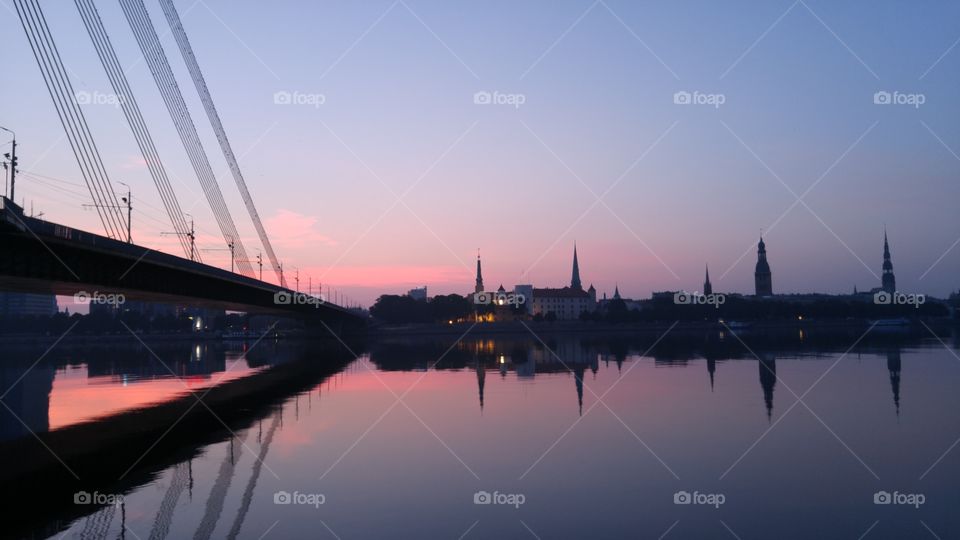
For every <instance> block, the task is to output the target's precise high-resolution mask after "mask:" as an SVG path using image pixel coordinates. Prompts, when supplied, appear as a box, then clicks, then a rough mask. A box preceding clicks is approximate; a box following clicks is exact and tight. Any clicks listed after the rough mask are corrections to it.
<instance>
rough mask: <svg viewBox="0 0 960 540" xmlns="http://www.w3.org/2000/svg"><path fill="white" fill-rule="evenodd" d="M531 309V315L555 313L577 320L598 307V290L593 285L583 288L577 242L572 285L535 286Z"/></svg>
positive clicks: (563, 317) (559, 317)
mask: <svg viewBox="0 0 960 540" xmlns="http://www.w3.org/2000/svg"><path fill="white" fill-rule="evenodd" d="M529 309H530V314H531V315H537V314H540V315H547V314H549V313H553V314H554V316H556V318H557V319H560V320H576V319H578V318H580V314H581V313H584V312H588V313H589V312H593V311H594V310H596V309H597V290H596V289H595V288H594V287H593V285H591V286H590V288H589V289H588V290H586V291H585V290H583V285H582V282H581V281H580V261H579V259H578V257H577V246H576V244H574V246H573V271H572V273H571V277H570V286H568V287H563V288H561V289H547V288H543V289H541V288H534V289H533V298H531V299H530V303H529Z"/></svg>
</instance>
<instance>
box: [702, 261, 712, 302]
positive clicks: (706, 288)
mask: <svg viewBox="0 0 960 540" xmlns="http://www.w3.org/2000/svg"><path fill="white" fill-rule="evenodd" d="M706 269H707V273H706V276H705V277H704V278H703V294H705V295H706V294H713V285H712V284H711V283H710V266H709V265H707V266H706Z"/></svg>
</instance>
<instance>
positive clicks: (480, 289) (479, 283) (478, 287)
mask: <svg viewBox="0 0 960 540" xmlns="http://www.w3.org/2000/svg"><path fill="white" fill-rule="evenodd" d="M473 292H475V293H482V292H483V274H481V273H480V248H477V284H476V286H475V287H474V289H473Z"/></svg>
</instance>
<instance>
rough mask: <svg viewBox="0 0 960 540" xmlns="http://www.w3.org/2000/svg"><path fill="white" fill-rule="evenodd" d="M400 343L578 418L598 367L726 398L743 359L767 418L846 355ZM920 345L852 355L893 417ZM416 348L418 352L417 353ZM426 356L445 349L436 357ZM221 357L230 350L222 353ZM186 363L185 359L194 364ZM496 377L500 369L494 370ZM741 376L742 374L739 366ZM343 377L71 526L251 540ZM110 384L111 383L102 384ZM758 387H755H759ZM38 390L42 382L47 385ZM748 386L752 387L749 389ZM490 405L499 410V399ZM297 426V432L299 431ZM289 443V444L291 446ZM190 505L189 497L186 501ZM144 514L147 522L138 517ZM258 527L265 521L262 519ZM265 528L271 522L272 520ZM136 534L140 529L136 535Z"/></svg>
mask: <svg viewBox="0 0 960 540" xmlns="http://www.w3.org/2000/svg"><path fill="white" fill-rule="evenodd" d="M394 345H395V344H392V343H381V344H378V343H374V344H372V346H371V348H370V350H369V356H366V357H365V358H366V359H368V360H369V362H370V364H372V365H375V366H376V367H377V368H378V369H379V370H380V371H382V372H390V371H399V372H416V371H422V370H424V369H435V370H437V371H440V372H448V374H449V375H450V376H453V377H457V378H459V377H461V376H465V377H470V378H472V379H474V380H475V382H476V387H475V388H476V391H477V393H476V395H463V396H462V398H463V400H468V399H469V400H471V401H472V400H476V401H475V402H474V407H478V408H479V410H480V411H481V412H482V411H483V408H484V407H485V406H488V405H490V400H491V399H494V400H495V399H497V397H501V396H500V395H499V394H497V393H494V394H492V395H489V394H488V393H487V392H486V390H489V388H490V384H489V383H490V382H491V381H490V380H488V375H490V376H492V377H494V379H493V381H494V382H495V383H496V381H498V380H515V381H517V382H525V383H527V384H533V383H534V382H535V381H538V380H540V379H541V378H545V379H547V380H548V381H557V380H561V379H560V378H562V377H566V376H569V377H570V378H571V379H572V381H571V382H573V384H571V385H570V386H569V387H566V388H569V397H570V401H569V403H570V404H571V406H572V405H573V400H574V399H576V406H577V409H578V413H574V412H573V411H572V407H571V409H565V408H564V409H561V410H560V411H559V412H560V414H561V416H563V415H574V414H580V415H582V414H583V412H584V400H585V399H586V401H587V405H588V406H589V405H590V404H591V402H592V400H591V398H590V394H591V392H589V391H588V392H587V397H586V398H585V396H584V386H585V384H589V381H590V380H591V378H596V377H597V375H598V373H599V372H600V371H601V370H611V371H613V372H615V373H616V374H622V373H624V372H625V371H626V370H628V369H630V368H631V366H632V365H634V363H640V365H646V366H647V367H654V368H661V369H665V370H675V369H677V368H681V369H684V370H694V371H693V372H691V375H696V374H698V373H699V374H703V371H701V370H705V371H706V372H707V373H706V374H705V376H704V377H703V379H702V384H703V387H702V388H703V392H705V393H708V395H709V393H717V392H721V393H728V392H729V389H730V388H731V387H729V386H725V385H724V384H723V381H724V373H727V372H728V369H729V367H733V364H734V363H736V364H738V365H739V364H742V363H744V362H746V363H747V364H748V365H749V363H750V362H756V364H757V367H756V369H757V371H756V372H754V373H756V374H757V375H755V376H757V377H758V378H757V379H754V381H756V382H759V385H760V388H759V389H757V393H756V394H755V396H756V397H755V399H756V400H757V402H758V410H762V411H763V413H764V416H765V417H766V418H767V421H769V419H770V418H771V417H772V416H773V415H774V412H775V411H776V409H775V406H776V399H775V397H776V394H777V392H776V391H777V388H778V379H777V368H778V366H777V364H778V363H781V364H782V363H784V362H788V363H790V362H804V361H805V360H807V359H820V360H823V359H827V360H832V359H835V358H837V357H838V356H839V355H840V354H841V353H842V352H843V349H836V348H834V350H833V352H826V351H811V350H807V351H797V350H777V351H767V350H763V349H760V348H758V349H757V353H758V356H760V360H758V359H757V358H755V357H753V356H752V355H751V354H750V353H745V354H740V355H734V354H731V352H730V351H728V350H727V349H726V348H725V347H720V348H717V349H712V348H710V347H709V346H708V347H706V349H705V348H703V347H700V346H698V347H680V348H676V347H673V346H672V345H668V346H667V347H666V348H665V349H662V350H654V351H651V352H650V353H649V354H648V355H647V356H643V355H641V353H642V352H643V350H642V349H641V347H644V346H645V344H644V343H642V341H638V342H634V343H630V342H627V343H619V344H611V343H603V342H598V341H593V340H590V339H582V338H557V339H555V340H546V341H545V342H544V343H539V342H538V341H537V340H533V339H530V340H525V339H497V340H486V339H483V340H473V341H471V340H464V341H463V342H461V343H460V344H458V345H457V346H456V347H454V348H453V349H450V350H449V352H448V353H447V354H446V355H443V352H444V351H445V350H446V349H449V347H450V344H449V343H448V342H444V341H442V340H441V341H438V342H432V343H431V342H416V343H407V344H404V345H402V346H399V347H397V346H394ZM921 345H923V346H924V347H925V346H926V345H930V346H931V347H934V346H939V344H934V343H927V344H924V343H921V342H910V343H904V344H898V345H896V346H890V345H889V344H887V343H866V344H864V346H863V347H861V348H858V349H856V350H855V351H854V353H852V354H851V355H850V357H851V359H856V357H857V356H859V357H860V358H868V359H876V360H879V361H880V363H877V364H876V365H877V367H881V366H885V367H886V371H887V374H888V375H889V384H890V387H888V390H887V391H888V392H889V393H888V394H887V395H890V396H892V398H891V402H892V405H893V407H891V408H890V413H891V414H897V415H898V414H899V412H900V411H899V409H900V377H901V369H902V363H903V361H902V359H901V357H902V356H907V357H908V358H909V355H906V354H905V353H906V352H909V351H911V350H914V349H916V348H918V347H920V346H921ZM831 347H832V346H831ZM741 348H742V347H741ZM412 351H417V352H416V353H413V352H412ZM426 351H439V352H438V353H436V354H433V353H432V352H426ZM551 351H552V352H551ZM177 354H181V355H184V354H186V358H190V355H189V351H188V350H187V349H184V350H180V351H179V352H178V353H177ZM223 354H226V351H224V353H223ZM558 357H559V358H558ZM436 358H441V360H440V361H439V362H437V363H436V365H433V363H434V362H436ZM431 359H432V360H431ZM184 361H188V362H189V361H191V360H184ZM362 363H363V362H362V361H361V362H359V363H357V362H355V363H354V364H352V365H351V367H349V368H347V371H350V372H354V374H357V375H359V374H363V373H366V369H367V368H365V367H362ZM208 365H210V366H217V365H220V366H223V365H224V364H223V363H220V361H219V360H216V361H212V362H210V363H209V364H208ZM725 366H726V367H725ZM39 367H41V366H38V368H39ZM45 369H46V370H47V371H46V372H44V373H42V376H41V377H40V378H39V379H37V380H40V381H43V380H46V379H44V377H48V378H50V379H51V380H52V377H53V376H55V372H56V370H57V368H54V367H47V368H45ZM41 371H42V370H41ZM491 371H492V372H495V373H489V374H488V372H491ZM737 371H742V369H741V370H737ZM751 371H752V367H751ZM51 372H54V373H53V375H51ZM124 372H126V373H141V374H142V373H149V372H150V370H149V369H146V368H145V367H144V366H142V365H141V366H131V367H130V369H127V370H125V369H123V368H121V367H115V368H113V370H112V371H110V370H105V369H104V367H103V366H100V367H99V368H98V369H97V370H96V373H110V374H111V375H120V374H123V373H124ZM497 375H499V377H497ZM701 376H703V375H701ZM28 377H29V375H28ZM28 377H25V378H24V380H27V378H28ZM337 377H340V376H339V375H338V376H336V377H334V378H333V379H328V381H327V382H325V383H322V384H321V385H320V386H314V387H313V388H312V389H311V390H310V391H309V392H308V393H303V394H297V395H295V396H291V397H290V398H289V400H288V401H287V403H286V405H284V406H283V407H279V408H275V409H273V410H272V411H270V412H269V413H267V414H266V415H264V416H262V417H260V418H258V419H256V420H255V421H254V422H253V423H252V424H250V425H249V426H247V427H245V428H243V429H238V430H237V435H238V437H237V438H236V439H229V440H227V441H222V442H218V443H213V444H209V443H208V445H207V446H205V447H203V448H202V450H199V452H198V453H194V454H193V456H192V457H190V458H188V459H184V460H179V461H177V462H175V463H172V464H170V465H169V466H167V467H166V468H165V469H164V470H163V471H162V472H161V473H159V476H157V478H156V480H155V482H156V485H157V486H158V489H154V490H152V492H151V493H154V494H155V495H150V494H149V493H146V492H144V493H141V494H139V495H137V496H138V497H141V498H135V499H131V502H128V503H126V504H127V506H119V507H112V506H111V507H103V508H100V509H97V510H96V511H95V512H93V513H92V514H90V515H88V516H85V517H81V518H80V519H79V520H78V521H75V522H74V523H73V524H72V525H71V526H70V529H71V530H72V531H74V532H76V533H78V534H80V535H81V536H82V537H105V535H111V536H112V535H115V534H121V533H122V532H123V531H124V528H125V527H126V526H127V520H129V519H136V520H137V523H138V526H139V527H140V528H141V529H142V528H143V527H144V526H145V524H144V520H146V521H147V522H148V526H147V527H146V528H147V529H148V530H149V537H150V538H167V537H181V536H183V535H184V534H186V535H187V536H190V535H192V536H194V537H195V538H211V537H214V536H216V537H223V536H224V535H226V537H227V538H237V537H239V536H249V535H250V534H252V532H251V530H250V529H249V525H245V523H247V520H248V517H252V519H254V520H257V519H259V518H258V517H255V516H256V514H255V513H253V512H252V511H251V505H252V504H253V503H254V502H256V501H258V500H260V499H262V498H263V497H265V496H266V495H264V493H260V492H258V491H257V486H258V485H259V484H260V483H261V481H262V480H269V478H268V477H269V476H270V473H269V472H268V471H269V466H270V465H272V464H274V463H276V460H277V457H276V456H274V457H273V458H272V459H271V458H270V452H271V447H272V445H273V443H274V441H275V438H276V437H277V436H278V435H279V434H280V433H281V431H282V430H283V420H284V417H283V415H284V414H286V415H288V416H287V418H288V420H289V422H291V423H294V424H295V423H296V421H298V420H299V419H300V416H301V412H303V411H306V412H307V413H308V414H309V411H310V410H311V409H317V407H313V406H312V400H313V398H315V397H316V398H319V396H320V395H321V393H320V392H321V389H322V388H324V385H329V384H332V383H333V382H334V381H335V380H336V378H337ZM885 379H886V377H885ZM561 381H562V380H561ZM754 384H756V383H754ZM560 387H561V388H563V385H560ZM104 388H109V387H106V386H105V387H104ZM754 388H756V387H755V386H754ZM42 389H43V386H41V390H42ZM744 390H746V387H745V388H744ZM313 392H317V396H313ZM12 394H13V393H12V392H11V395H12ZM564 394H565V391H564V392H561V393H560V394H559V395H560V397H563V395H564ZM491 396H494V397H491ZM301 401H304V402H305V404H306V405H307V407H302V404H301ZM493 403H494V406H496V401H494V402H493ZM561 404H562V402H561ZM760 407H762V409H760ZM321 409H322V408H321ZM475 410H476V409H475ZM501 412H502V410H501ZM782 412H783V410H782V409H781V410H780V413H781V414H782ZM361 427H363V426H361ZM296 429H297V428H296V427H295V428H294V430H296ZM287 444H289V440H288V443H287ZM301 444H303V443H301ZM201 457H202V460H203V465H202V467H201V468H200V469H198V468H197V462H196V460H197V459H199V458H201ZM274 466H275V467H276V466H277V465H274ZM264 469H267V470H264ZM199 470H202V472H199V473H198V471H199ZM198 474H199V476H198ZM201 478H202V480H201ZM198 481H199V482H200V484H197V485H202V486H203V487H202V490H201V491H199V492H198V491H196V490H195V482H198ZM267 487H269V485H268V486H267ZM138 493H140V492H138ZM198 493H200V495H199V497H200V498H198V499H196V500H195V499H194V497H196V496H197V495H198ZM268 495H269V494H268ZM142 497H146V498H145V499H144V498H142ZM185 499H186V500H185ZM187 500H189V504H188V503H187ZM130 505H135V507H136V508H137V512H136V515H138V516H140V517H136V518H134V517H133V516H134V515H135V514H133V513H130V512H129V510H130V508H133V507H134V506H130ZM188 507H191V508H195V509H196V511H195V512H194V511H188V510H187V508H188ZM254 507H255V505H254ZM91 510H92V509H91ZM144 512H146V515H147V516H148V517H146V518H144V517H142V516H143V514H144ZM187 517H189V519H188V523H187V524H184V522H183V520H184V519H185V518H187ZM257 525H258V526H259V525H263V524H262V523H258V524H257ZM266 525H269V523H267V524H266ZM261 528H263V527H261ZM137 532H138V533H139V532H140V531H139V529H138V531H137Z"/></svg>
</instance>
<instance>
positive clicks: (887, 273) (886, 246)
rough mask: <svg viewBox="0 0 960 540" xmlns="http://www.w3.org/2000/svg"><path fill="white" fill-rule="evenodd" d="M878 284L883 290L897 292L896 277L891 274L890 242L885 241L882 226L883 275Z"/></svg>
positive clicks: (884, 231) (885, 237)
mask: <svg viewBox="0 0 960 540" xmlns="http://www.w3.org/2000/svg"><path fill="white" fill-rule="evenodd" d="M880 279H881V282H880V286H881V287H882V288H883V290H884V291H886V292H888V293H890V294H893V293H895V292H897V278H896V277H895V276H894V275H893V263H892V262H891V261H890V243H889V242H887V228H886V227H884V228H883V275H882V276H881V278H880Z"/></svg>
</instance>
